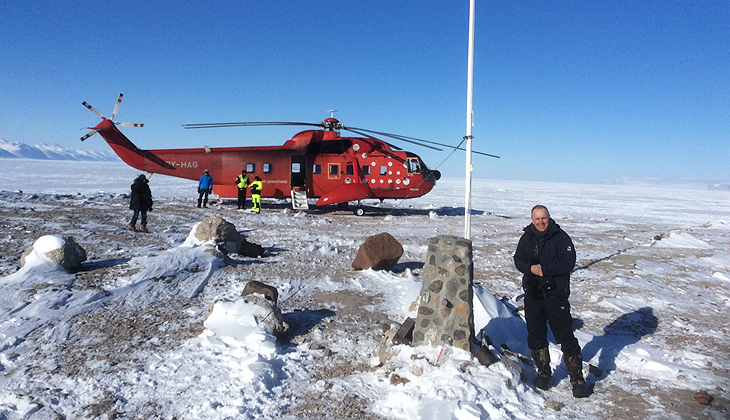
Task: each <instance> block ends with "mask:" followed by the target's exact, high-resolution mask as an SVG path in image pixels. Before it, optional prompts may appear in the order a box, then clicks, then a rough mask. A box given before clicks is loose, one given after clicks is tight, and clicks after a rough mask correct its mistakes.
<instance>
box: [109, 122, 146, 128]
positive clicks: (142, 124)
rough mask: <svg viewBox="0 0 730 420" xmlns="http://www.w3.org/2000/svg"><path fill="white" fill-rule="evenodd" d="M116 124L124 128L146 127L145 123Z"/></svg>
mask: <svg viewBox="0 0 730 420" xmlns="http://www.w3.org/2000/svg"><path fill="white" fill-rule="evenodd" d="M114 124H116V125H119V126H122V127H144V123H125V122H116V121H115V122H114Z"/></svg>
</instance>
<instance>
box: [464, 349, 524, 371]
mask: <svg viewBox="0 0 730 420" xmlns="http://www.w3.org/2000/svg"><path fill="white" fill-rule="evenodd" d="M474 357H476V358H477V360H478V361H479V363H481V364H482V365H484V366H490V365H492V364H493V363H494V362H496V361H497V360H498V359H497V357H496V356H495V355H494V354H493V353H492V352H491V351H489V348H488V347H486V346H479V348H477V350H476V351H475V352H474ZM511 367H513V366H511ZM518 367H519V365H518Z"/></svg>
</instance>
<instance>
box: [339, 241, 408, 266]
mask: <svg viewBox="0 0 730 420" xmlns="http://www.w3.org/2000/svg"><path fill="white" fill-rule="evenodd" d="M401 256H403V246H401V244H400V242H398V241H397V240H396V239H395V238H394V237H393V236H391V235H390V234H389V233H387V232H383V233H380V234H378V235H373V236H370V237H368V238H367V239H365V242H363V244H362V245H360V249H358V250H357V255H356V256H355V260H354V261H353V262H352V268H354V269H356V270H367V269H368V268H372V269H373V270H391V269H392V268H393V267H394V266H395V265H396V264H397V263H398V260H399V259H400V257H401Z"/></svg>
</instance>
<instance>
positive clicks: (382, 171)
mask: <svg viewBox="0 0 730 420" xmlns="http://www.w3.org/2000/svg"><path fill="white" fill-rule="evenodd" d="M380 175H383V176H384V175H388V167H387V166H385V165H383V166H381V167H380Z"/></svg>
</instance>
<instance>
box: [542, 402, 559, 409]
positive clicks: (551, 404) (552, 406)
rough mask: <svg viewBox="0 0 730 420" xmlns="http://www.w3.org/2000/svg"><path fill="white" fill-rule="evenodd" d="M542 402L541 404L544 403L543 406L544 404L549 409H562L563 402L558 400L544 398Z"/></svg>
mask: <svg viewBox="0 0 730 420" xmlns="http://www.w3.org/2000/svg"><path fill="white" fill-rule="evenodd" d="M542 404H543V405H544V406H545V407H546V408H549V409H551V410H553V411H560V410H562V409H563V403H561V402H559V401H550V400H545V401H543V402H542Z"/></svg>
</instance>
